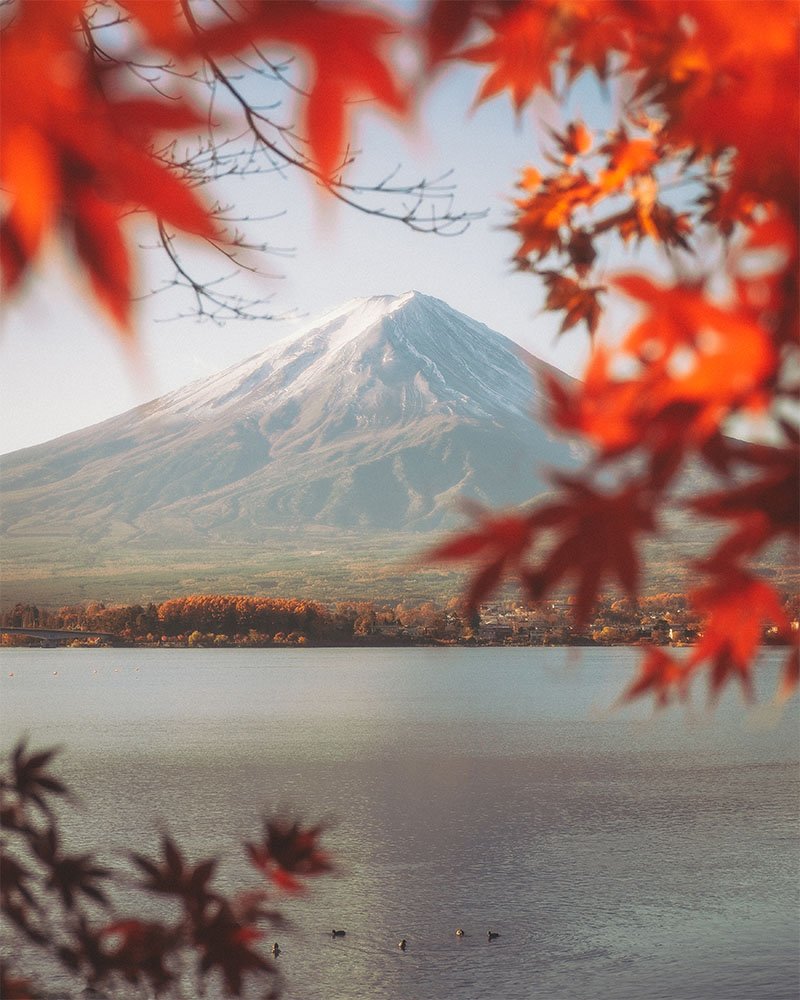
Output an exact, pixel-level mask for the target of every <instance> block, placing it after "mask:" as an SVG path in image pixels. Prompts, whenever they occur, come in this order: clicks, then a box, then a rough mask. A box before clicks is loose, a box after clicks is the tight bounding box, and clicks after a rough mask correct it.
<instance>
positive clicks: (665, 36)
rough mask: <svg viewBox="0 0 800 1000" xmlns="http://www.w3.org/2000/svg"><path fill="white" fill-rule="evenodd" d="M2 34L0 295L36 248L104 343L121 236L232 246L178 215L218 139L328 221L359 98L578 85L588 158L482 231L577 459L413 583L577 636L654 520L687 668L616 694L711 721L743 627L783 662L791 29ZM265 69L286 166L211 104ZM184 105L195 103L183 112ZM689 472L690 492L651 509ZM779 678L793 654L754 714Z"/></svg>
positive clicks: (211, 222)
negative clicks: (674, 560) (574, 619)
mask: <svg viewBox="0 0 800 1000" xmlns="http://www.w3.org/2000/svg"><path fill="white" fill-rule="evenodd" d="M9 11H10V13H9ZM9 11H6V12H5V15H6V21H7V24H6V26H5V28H4V32H3V40H2V45H3V59H2V63H1V64H0V74H2V76H1V77H0V83H1V87H0V100H2V105H1V106H0V112H1V113H2V119H3V130H2V137H1V141H0V153H1V154H2V161H1V162H0V175H1V176H2V186H3V190H4V194H5V203H4V214H3V220H2V231H1V232H0V236H1V237H2V261H3V285H4V288H5V289H6V291H12V292H13V291H16V290H17V289H18V288H20V287H21V285H22V284H23V282H24V281H25V279H26V277H27V276H28V275H29V273H30V272H31V270H32V268H33V267H34V266H35V264H36V262H37V259H38V258H39V257H40V255H41V254H42V253H44V252H47V251H48V250H49V249H50V248H51V246H52V243H53V240H54V239H56V238H57V239H61V240H64V241H65V242H66V244H67V246H68V247H69V249H70V251H71V252H72V253H74V255H75V256H76V257H77V258H78V260H79V261H80V262H81V264H82V266H83V269H84V270H85V272H86V274H87V276H88V278H89V280H90V282H91V287H92V290H93V294H94V296H95V298H96V300H97V302H98V304H99V305H100V306H101V307H102V308H103V309H105V310H106V311H107V312H108V313H109V314H110V315H111V316H112V317H113V319H114V320H115V321H116V323H117V324H118V325H119V327H120V328H121V329H123V330H125V331H130V330H131V328H132V316H131V300H132V297H133V295H134V292H135V290H136V281H135V275H134V267H133V263H134V254H133V252H132V249H131V247H132V245H133V244H132V242H131V240H132V234H131V229H132V226H133V223H134V222H135V219H136V216H137V215H140V216H142V217H147V218H151V217H152V219H155V223H156V227H157V230H158V233H159V235H160V238H161V241H162V244H163V246H164V248H165V249H166V250H167V252H168V253H169V254H170V256H171V257H172V259H173V262H175V263H176V266H178V267H180V264H179V262H178V260H177V257H176V255H175V249H174V244H173V242H172V240H173V234H174V232H175V230H180V231H184V232H186V233H189V234H192V235H193V236H195V237H197V238H199V239H202V240H205V241H206V242H207V243H209V244H211V245H213V246H215V247H217V248H218V249H221V250H222V251H223V252H224V253H226V254H227V255H228V256H234V257H235V252H234V251H235V248H236V247H237V245H238V243H237V237H236V235H235V233H232V232H231V229H230V226H229V225H227V224H226V222H225V218H224V213H223V212H222V211H220V210H219V207H218V206H216V205H215V204H214V203H211V202H208V201H206V200H204V196H203V195H202V194H201V188H203V187H204V186H205V185H206V184H207V183H208V182H209V180H210V179H213V177H214V167H215V166H217V167H218V166H219V165H220V164H223V169H224V164H225V160H224V148H225V146H224V142H225V140H224V139H223V138H220V137H221V136H224V135H225V134H226V132H225V129H226V128H229V127H232V128H234V129H235V128H236V127H239V128H243V129H244V130H245V132H246V133H247V134H248V135H249V136H250V138H251V139H252V142H253V145H254V146H258V147H259V148H261V149H262V150H265V151H266V152H267V154H268V155H269V156H271V157H273V158H274V161H275V162H276V163H278V164H281V165H285V166H291V167H297V168H299V169H301V170H304V171H306V172H307V173H308V174H309V176H310V177H312V178H313V179H314V180H316V182H317V183H318V184H320V185H321V186H322V187H323V188H324V189H326V190H327V191H328V193H329V195H330V196H333V197H337V198H339V199H341V200H344V201H350V200H351V199H352V195H353V191H354V190H355V188H353V187H350V186H349V185H348V180H347V166H348V163H349V161H350V158H351V155H350V147H349V136H350V123H351V120H352V118H353V116H354V114H355V112H356V110H358V108H359V107H360V104H359V103H358V102H361V101H363V100H364V99H366V100H367V102H368V103H369V104H371V106H372V107H373V108H377V109H379V110H383V111H386V112H390V113H392V114H393V115H396V116H400V117H401V118H402V116H403V115H405V113H406V112H407V110H408V109H409V108H410V107H411V105H412V101H413V99H415V98H416V97H417V96H418V95H419V93H420V92H421V91H422V90H423V88H424V86H425V84H426V81H427V80H428V79H430V78H431V77H432V76H433V75H435V74H436V73H437V72H446V70H447V67H448V66H449V65H452V64H453V63H454V62H457V61H463V62H467V63H469V64H471V65H474V66H477V67H480V68H482V69H483V70H484V76H483V80H482V82H481V84H480V85H479V88H478V92H477V94H476V98H475V99H476V101H477V102H481V101H485V100H488V99H491V98H495V97H498V96H501V95H507V97H508V98H509V100H510V102H511V104H512V106H513V108H514V110H515V111H516V112H517V113H518V114H522V113H525V112H526V111H527V110H528V109H530V108H535V105H536V102H537V100H538V98H539V97H540V95H542V94H549V95H551V96H554V97H556V98H558V97H559V96H560V95H562V94H563V93H564V91H565V89H566V88H568V87H569V86H571V85H572V84H573V83H574V82H575V81H576V80H578V79H579V78H580V77H582V76H583V75H584V74H586V73H589V74H593V75H594V76H596V77H597V78H599V79H600V80H601V81H603V83H604V85H605V86H607V87H608V88H610V89H611V92H612V96H613V106H614V108H615V109H617V110H618V115H617V121H616V122H615V123H614V125H613V127H611V128H610V129H606V130H604V131H603V133H602V134H599V133H596V131H595V130H594V129H593V128H591V127H590V126H589V125H587V124H586V123H585V122H582V121H572V122H566V123H564V125H563V127H562V128H561V129H560V130H557V131H555V132H553V133H552V134H551V135H550V155H549V159H548V165H547V167H546V168H543V166H542V164H541V163H539V164H538V165H537V166H525V165H520V167H521V169H520V175H519V184H518V189H517V191H516V194H515V197H514V200H513V214H512V217H511V219H510V222H509V227H510V229H511V230H512V231H513V233H514V234H515V235H516V237H517V239H518V245H517V250H516V253H515V256H514V263H515V265H516V267H517V269H518V270H519V271H521V272H523V273H524V274H527V275H530V276H531V277H533V278H534V279H535V280H536V281H538V282H539V283H540V284H541V290H542V294H543V301H544V306H545V308H546V309H548V310H552V311H554V312H556V313H558V314H560V315H562V323H561V330H562V333H565V334H566V333H568V332H569V333H572V332H573V331H579V332H580V333H581V335H586V333H588V335H589V336H590V337H592V338H593V340H594V341H596V342H595V344H594V349H593V352H592V355H591V359H590V361H589V364H588V367H587V370H586V372H585V378H584V379H583V381H582V382H581V383H580V384H577V385H571V386H567V385H565V384H563V383H561V382H560V381H558V380H556V379H554V378H552V377H548V378H547V380H546V386H545V387H546V391H547V398H548V401H549V402H548V409H547V413H546V417H547V419H548V420H549V422H550V424H551V426H552V427H553V428H554V429H555V430H556V431H558V432H560V433H563V434H565V435H568V436H572V437H576V438H578V439H579V440H581V441H583V442H584V443H585V444H586V445H588V447H589V449H590V450H591V458H590V460H589V462H588V464H587V466H586V468H585V469H584V471H583V472H582V473H581V474H580V475H576V476H573V477H571V478H560V479H558V478H557V479H555V480H554V483H553V492H552V493H551V494H549V495H548V496H547V497H545V498H543V499H542V500H541V501H540V502H538V503H535V504H533V505H532V507H531V508H530V510H529V511H525V512H521V513H513V514H508V513H504V514H501V515H494V514H490V513H488V512H487V513H486V514H484V515H482V516H480V517H479V518H478V519H477V520H476V523H475V525H474V526H473V527H472V528H471V530H469V531H468V532H465V533H464V534H462V535H461V536H459V537H458V538H455V539H452V540H449V541H447V542H445V543H443V544H442V545H441V546H440V547H439V548H438V549H437V550H436V551H435V552H433V554H432V558H435V559H441V560H454V561H458V560H470V561H472V562H473V563H474V564H475V572H474V575H473V578H472V582H471V584H470V585H469V593H468V603H469V604H470V606H471V607H472V608H473V609H475V608H477V607H478V606H479V605H480V603H481V601H482V600H483V599H484V598H486V597H487V596H488V595H489V594H490V593H491V592H492V591H493V590H494V589H495V588H497V587H498V586H499V585H500V584H501V583H502V582H503V581H504V580H506V579H507V578H509V577H514V578H516V579H518V580H519V582H520V584H521V586H522V587H523V589H524V590H525V592H526V593H527V595H528V596H529V597H530V599H531V600H540V599H542V598H545V597H547V596H548V595H551V594H552V593H553V592H554V591H555V590H556V589H559V590H562V589H564V588H571V589H572V590H573V592H574V593H575V595H576V614H577V616H578V618H579V619H581V620H584V619H585V618H586V616H587V615H588V613H589V610H590V608H591V605H592V602H593V601H594V600H595V598H596V597H597V595H598V594H599V593H601V592H602V589H603V588H604V587H606V586H608V585H609V584H610V585H615V586H618V587H619V588H621V589H622V590H624V591H627V592H629V593H633V592H634V591H635V590H636V588H637V586H638V585H639V584H640V582H641V579H642V562H643V556H642V545H643V543H644V542H646V540H647V539H648V538H650V537H653V536H655V535H657V534H658V533H659V532H660V531H661V530H662V526H663V521H664V512H665V511H666V509H667V508H668V507H669V505H670V504H671V503H675V502H680V503H681V504H683V505H685V506H687V507H688V508H689V509H690V510H691V511H692V513H693V515H694V516H695V517H696V518H698V519H704V520H707V521H708V523H709V524H711V525H717V526H719V527H721V529H722V534H721V537H720V539H719V541H717V542H716V543H715V544H714V545H713V546H712V548H711V549H710V550H709V551H708V552H707V553H706V554H705V555H704V556H703V557H702V558H700V559H698V560H697V561H696V563H695V564H694V565H693V566H692V567H691V575H692V577H693V579H694V580H695V581H696V582H695V584H694V587H693V590H692V594H691V598H692V600H693V601H694V603H695V606H696V608H698V609H699V610H701V611H702V612H703V614H704V616H705V620H706V626H705V631H704V635H703V639H702V641H701V642H700V643H699V645H698V646H697V647H696V648H695V649H694V651H693V653H692V655H691V656H690V657H688V659H682V660H680V661H677V660H672V659H671V658H670V657H669V656H668V655H667V654H665V653H662V652H659V653H657V654H651V655H650V657H649V658H648V659H646V660H645V662H644V663H643V666H642V673H641V676H640V677H639V678H638V679H637V680H636V681H635V682H634V683H633V684H632V686H631V688H630V689H629V691H628V695H629V696H630V697H635V696H638V695H640V694H643V693H645V692H652V693H653V694H654V695H655V697H656V700H657V701H658V702H664V701H668V700H669V699H670V698H671V697H673V696H683V695H684V694H685V692H686V690H687V689H688V684H689V682H690V680H691V679H692V677H693V676H694V675H696V674H697V673H698V672H699V671H701V670H703V671H707V673H708V676H709V678H710V687H711V691H712V692H713V693H716V692H718V691H719V690H720V689H722V688H723V687H724V686H725V685H726V683H727V682H728V681H729V680H731V679H737V680H738V681H740V682H741V684H742V685H743V687H744V689H745V690H746V691H749V690H750V688H751V668H752V665H753V662H754V657H755V653H756V647H757V640H758V636H759V635H760V629H761V625H762V623H763V622H764V621H768V622H770V623H771V624H773V625H774V626H776V627H777V628H778V630H779V632H780V633H781V634H782V636H783V637H784V638H785V639H787V640H793V641H795V642H796V640H797V633H796V632H794V633H792V632H791V627H790V623H789V622H788V621H787V620H786V618H785V616H784V615H783V613H782V612H781V604H780V601H779V600H778V597H777V594H776V593H775V590H774V588H773V587H772V585H771V584H770V583H769V582H768V581H766V580H764V579H762V578H761V577H759V576H758V574H757V572H756V570H755V568H754V566H755V564H756V563H757V562H758V560H759V559H760V558H762V557H763V556H764V554H765V553H766V552H767V551H768V550H769V549H770V547H771V546H773V545H774V544H775V543H788V544H789V545H791V546H796V544H797V532H798V481H797V480H798V475H797V470H798V433H797V428H796V424H795V422H794V420H793V413H794V412H796V411H793V410H792V405H795V406H796V399H797V385H796V378H797V361H798V357H797V355H798V328H797V305H798V287H797V275H798V192H799V191H800V176H798V174H799V171H798V150H799V149H800V124H799V110H798V108H799V104H800V102H799V101H798V94H800V71H799V69H798V67H799V65H800V60H799V59H798V7H797V4H796V3H794V2H792V0H786V2H783V0H752V2H748V0H732V2H725V3H723V2H718V0H638V2H635V3H632V2H626V0H462V2H460V3H454V2H448V0H437V2H433V3H429V4H427V5H425V6H424V8H423V10H422V13H421V15H420V18H419V20H418V21H417V22H414V23H411V22H408V21H405V20H402V19H400V18H399V16H398V15H397V14H396V13H394V14H393V13H391V12H389V11H383V12H381V13H378V12H376V11H375V10H373V9H372V8H369V9H368V8H367V7H366V6H365V5H364V4H345V3H339V2H326V3H314V2H311V0H297V2H278V0H263V2H259V0H243V2H240V3H235V4H233V3H231V4H226V3H220V4H215V5H210V6H206V7H204V6H202V5H199V4H194V3H193V2H192V0H180V2H177V0H176V2H169V0H165V2H163V3H149V2H141V0H120V2H119V3H118V4H115V3H112V2H110V0H109V2H107V3H88V2H84V0H56V2H46V0H38V2H32V0H20V2H19V3H15V4H12V5H10V8H9ZM209 11H210V13H209ZM402 38H406V39H409V38H410V39H411V40H412V42H413V43H414V44H415V46H416V49H417V52H418V54H419V56H420V58H419V73H418V75H417V76H414V75H413V74H412V75H411V76H410V77H409V75H408V74H407V73H406V74H405V75H404V74H403V73H402V72H401V69H400V61H399V59H398V58H397V55H396V51H395V50H396V45H395V42H396V41H397V40H398V39H402ZM274 49H277V50H278V51H280V52H286V51H288V52H289V53H290V54H291V55H292V56H295V57H296V58H297V59H298V60H299V61H300V63H301V65H302V66H303V68H304V73H305V80H304V84H303V86H302V88H299V89H298V91H297V92H296V94H295V97H296V99H297V106H298V124H297V127H296V130H295V132H294V133H293V134H292V135H291V136H290V137H289V142H288V145H287V144H284V145H281V144H279V143H278V142H277V140H276V138H275V132H274V130H273V131H272V132H270V131H269V128H270V127H271V126H272V124H273V123H271V122H269V121H268V119H267V118H265V117H264V113H263V112H262V111H259V110H258V108H259V105H258V101H257V100H254V99H252V98H248V96H247V93H246V91H245V90H244V89H243V88H242V86H241V85H240V84H239V82H238V80H239V76H238V75H237V73H238V72H240V71H241V70H242V67H243V66H244V65H246V63H245V62H243V61H242V60H244V58H245V56H247V57H248V58H249V57H250V56H251V55H254V57H255V58H260V59H261V60H262V61H266V58H267V57H266V56H265V55H264V53H271V52H272V51H273V50H274ZM236 60H239V61H238V62H237V61H236ZM143 66H146V67H148V71H149V72H151V78H152V72H155V71H156V70H157V72H155V77H154V79H156V80H157V83H156V84H155V85H153V84H152V82H151V83H150V84H144V83H143V82H142V81H143V78H144V77H146V76H147V74H145V73H143V72H142V67H143ZM203 79H205V80H211V81H212V82H213V85H214V87H215V88H216V89H215V90H213V91H203V90H202V89H199V90H198V87H197V86H196V84H197V83H198V81H200V80H203ZM220 91H221V92H223V93H224V96H225V97H226V100H227V103H225V102H222V103H221V104H216V105H214V106H213V107H212V102H211V99H210V98H209V96H208V95H209V94H210V93H212V94H216V93H218V92H220ZM23 95H24V97H23ZM204 95H205V97H204ZM465 110H466V109H465ZM229 115H232V116H233V118H234V119H235V122H234V124H233V125H232V124H231V123H230V122H228V121H227V120H226V119H227V117H228V116H229ZM183 134H189V135H195V136H197V135H202V136H204V137H205V138H204V139H203V142H204V143H205V145H204V146H203V145H202V144H201V149H202V150H203V152H201V154H199V155H197V156H194V157H192V156H182V155H181V154H180V152H179V147H178V145H177V141H176V137H177V136H179V135H183ZM282 138H283V139H286V136H285V135H284V136H282ZM220 172H223V171H220ZM402 221H404V222H409V223H410V224H413V217H412V216H408V215H407V216H406V217H403V218H402ZM625 247H627V248H630V249H635V248H642V249H644V248H647V250H648V254H649V256H648V260H651V261H653V260H655V261H656V263H655V264H654V265H653V269H652V271H651V273H650V274H648V275H644V274H642V273H635V272H628V273H622V274H615V275H611V274H608V273H607V265H606V264H604V263H602V262H604V261H606V260H607V259H608V252H609V251H614V250H618V249H619V248H625ZM190 284H191V282H190ZM193 287H194V290H195V291H197V287H196V285H195V286H193ZM615 298H616V299H617V300H621V299H625V300H626V301H627V302H628V303H629V304H630V305H631V306H632V307H633V308H635V310H636V312H637V318H636V319H635V321H634V322H633V324H632V325H631V326H630V328H629V329H627V330H614V329H606V328H605V324H604V315H605V314H604V309H605V307H606V304H607V303H608V302H611V301H612V300H614V299H615ZM754 415H760V416H762V417H766V418H768V419H769V421H770V422H771V428H772V443H771V444H769V445H764V444H761V445H754V444H747V443H743V442H742V441H739V440H736V439H735V438H734V437H732V436H730V432H731V427H732V423H731V421H732V420H734V419H736V418H741V417H746V418H747V417H752V416H754ZM689 469H692V470H698V469H702V470H705V471H706V472H708V473H709V474H711V475H713V476H714V477H716V479H717V481H718V486H717V488H715V489H714V490H713V491H711V492H709V493H708V494H707V495H705V496H697V497H689V498H686V497H685V496H684V497H683V499H681V500H680V501H675V500H674V496H675V493H676V487H678V486H679V485H680V484H681V483H682V481H683V479H684V478H685V475H686V473H687V470H689ZM797 663H798V660H797V655H796V652H794V653H793V654H792V656H791V657H790V658H789V660H788V661H787V666H786V670H785V673H784V676H783V680H782V683H781V696H782V697H783V696H785V695H786V694H788V693H789V692H790V691H791V690H792V688H793V687H794V686H796V684H797Z"/></svg>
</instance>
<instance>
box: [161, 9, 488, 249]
mask: <svg viewBox="0 0 800 1000" xmlns="http://www.w3.org/2000/svg"><path fill="white" fill-rule="evenodd" d="M181 10H182V11H183V14H184V17H185V19H186V22H187V24H188V25H189V27H190V29H191V31H192V33H193V35H194V37H195V39H196V42H197V48H198V51H199V52H200V53H201V55H202V57H203V60H204V61H205V63H206V64H207V65H208V67H209V68H210V70H211V72H212V74H213V76H214V79H215V80H216V81H217V82H218V83H219V84H220V85H221V86H222V87H223V88H224V89H225V90H226V91H227V92H228V94H229V95H230V96H231V97H232V98H233V99H234V101H235V102H236V104H237V105H238V107H239V109H240V111H241V113H242V115H243V116H244V119H245V121H246V123H247V126H248V129H249V131H250V133H251V134H252V135H253V137H254V139H255V140H256V142H257V143H258V145H259V146H261V147H262V148H263V149H264V150H265V151H266V152H267V153H268V154H269V156H270V157H271V158H274V159H273V161H272V162H273V167H274V168H276V169H278V167H277V164H276V162H275V161H276V160H277V161H278V163H280V164H281V165H284V166H287V167H291V168H294V169H297V170H301V171H303V172H304V173H306V174H308V175H309V176H310V177H312V178H313V179H314V180H315V181H316V182H317V183H318V184H320V185H322V186H323V187H325V188H326V189H327V190H328V191H329V192H330V193H331V194H332V195H333V197H334V198H336V199H337V200H338V201H340V202H342V203H343V204H345V205H348V206H349V207H350V208H353V209H355V210H356V211H358V212H362V213H364V214H365V215H370V216H373V217H375V218H380V219H386V220H388V221H393V222H400V223H402V224H403V225H406V226H408V227H409V228H410V229H412V230H414V231H415V232H420V233H436V234H438V235H460V234H461V233H463V232H464V231H466V229H467V228H468V227H469V225H470V223H471V222H473V221H475V220H477V219H481V218H485V216H486V214H487V210H484V211H479V212H467V211H464V212H453V211H452V204H453V188H452V187H451V186H447V187H443V186H442V185H441V181H442V180H443V179H444V178H445V177H447V176H449V172H448V173H445V174H443V175H442V177H440V178H437V179H436V180H434V181H433V182H430V181H428V180H426V179H425V178H423V179H422V180H421V181H419V182H417V183H415V184H409V185H389V183H388V180H389V179H390V178H392V177H394V176H396V174H397V169H395V170H394V171H392V172H391V173H390V174H389V175H387V177H386V178H384V180H382V181H380V182H379V183H378V184H352V183H348V182H345V181H344V180H343V179H342V177H341V174H340V173H339V174H338V175H337V177H336V178H334V179H331V178H328V177H326V176H325V175H324V174H323V173H322V172H321V171H320V170H318V169H317V168H316V167H315V166H314V165H313V163H312V162H311V161H310V160H309V159H308V158H307V157H306V156H304V155H303V154H301V153H300V152H299V150H298V149H297V148H295V147H294V145H293V144H292V142H291V138H290V137H292V136H293V133H292V132H291V130H290V129H287V128H283V127H281V126H278V125H277V124H276V123H275V122H273V121H272V120H271V119H269V118H267V117H266V116H265V115H264V114H263V113H262V112H260V111H259V110H257V108H256V107H255V105H253V103H252V102H251V101H250V100H249V99H248V98H247V97H246V96H245V95H244V94H243V93H242V92H241V90H240V89H239V88H238V87H237V86H235V85H234V82H233V79H232V78H231V76H230V74H228V73H226V72H225V71H224V70H223V69H222V68H221V66H220V65H219V63H218V62H217V60H216V59H214V57H213V56H212V55H211V54H210V52H209V51H208V49H207V47H206V46H205V45H204V43H203V30H202V28H201V27H200V25H199V24H198V22H197V20H196V18H195V16H194V13H193V11H192V9H191V3H190V0H181ZM254 48H255V46H254ZM256 52H257V53H258V49H257V48H256ZM259 55H260V53H259ZM270 68H271V64H270ZM279 78H280V79H281V80H283V78H282V76H281V77H279ZM293 89H296V91H297V92H298V93H300V94H303V95H304V92H303V91H302V90H300V89H299V88H293ZM304 96H305V95H304ZM263 126H266V127H267V128H271V129H275V130H276V131H277V132H278V133H279V134H280V135H281V136H282V138H284V140H285V141H286V142H287V145H288V146H289V149H290V150H292V151H291V152H290V151H289V150H287V149H283V148H281V147H280V146H279V145H278V144H277V143H275V142H274V141H273V140H271V139H270V138H269V136H267V135H266V134H265V132H264V128H263ZM352 162H353V158H351V157H350V156H345V158H344V162H343V163H342V165H341V167H340V171H341V169H342V168H343V167H344V166H347V165H349V164H350V163H352ZM371 193H380V194H388V195H390V196H392V197H411V198H412V199H413V201H412V202H411V204H410V205H408V206H404V209H403V210H402V211H395V210H393V209H389V208H386V207H383V206H378V207H376V206H373V205H368V204H365V203H364V202H363V201H361V200H359V199H358V198H357V197H356V196H358V195H368V194H371ZM442 198H444V199H445V200H446V201H447V208H446V209H445V211H444V212H440V213H437V211H436V208H435V206H433V205H431V208H430V212H429V213H428V214H427V215H424V216H423V215H421V214H420V210H421V209H422V208H423V206H425V205H428V204H429V203H430V202H431V199H442Z"/></svg>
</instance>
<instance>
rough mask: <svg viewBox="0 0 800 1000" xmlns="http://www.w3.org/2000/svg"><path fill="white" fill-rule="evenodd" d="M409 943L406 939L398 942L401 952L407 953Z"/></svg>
mask: <svg viewBox="0 0 800 1000" xmlns="http://www.w3.org/2000/svg"><path fill="white" fill-rule="evenodd" d="M407 943H408V942H407V941H406V939H405V938H402V939H401V940H400V941H398V942H397V947H398V948H399V949H400V951H405V950H406V944H407Z"/></svg>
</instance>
